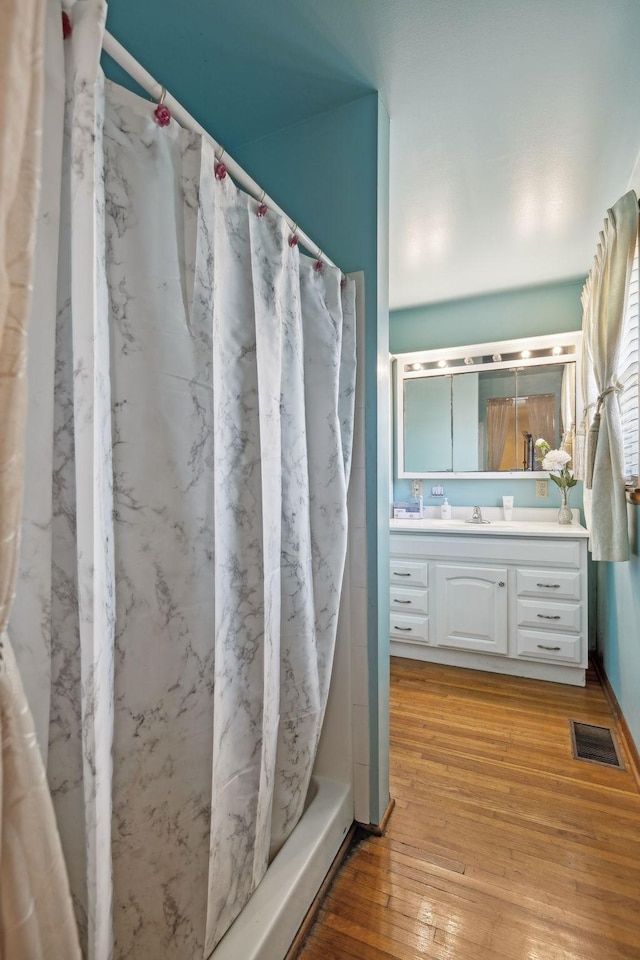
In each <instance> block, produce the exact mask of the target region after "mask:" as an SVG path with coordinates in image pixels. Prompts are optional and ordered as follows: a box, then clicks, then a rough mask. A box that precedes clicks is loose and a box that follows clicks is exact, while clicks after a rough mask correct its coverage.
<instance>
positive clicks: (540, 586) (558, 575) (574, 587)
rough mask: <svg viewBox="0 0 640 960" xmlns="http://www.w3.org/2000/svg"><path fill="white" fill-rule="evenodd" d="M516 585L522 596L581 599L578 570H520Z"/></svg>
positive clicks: (519, 594)
mask: <svg viewBox="0 0 640 960" xmlns="http://www.w3.org/2000/svg"><path fill="white" fill-rule="evenodd" d="M516 586H517V589H518V596H520V597H549V598H551V597H553V598H554V599H555V600H580V572H579V571H578V570H575V571H574V570H549V569H548V570H518V573H517V577H516Z"/></svg>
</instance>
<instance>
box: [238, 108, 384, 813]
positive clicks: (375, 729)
mask: <svg viewBox="0 0 640 960" xmlns="http://www.w3.org/2000/svg"><path fill="white" fill-rule="evenodd" d="M388 150H389V118H388V116H387V114H386V111H385V109H384V106H383V105H382V103H381V101H380V99H379V97H378V95H377V94H369V95H367V96H365V97H361V98H360V99H359V100H355V101H353V102H351V103H348V104H346V105H344V106H342V107H339V108H338V109H336V110H332V111H330V112H327V113H323V114H320V115H319V116H315V117H311V118H310V119H308V120H306V121H304V122H302V123H298V124H295V125H294V126H291V127H287V128H286V129H284V130H280V131H278V132H276V133H274V134H272V135H270V136H266V137H261V138H260V139H258V140H253V141H251V142H248V143H244V144H239V145H237V146H236V148H235V149H234V157H235V159H236V160H238V162H239V163H241V164H242V166H243V167H244V168H245V169H246V170H247V171H248V172H249V173H250V174H251V175H252V176H253V177H255V179H256V180H258V182H259V183H261V184H262V185H263V186H264V188H265V190H266V191H267V193H268V194H269V195H270V196H272V197H273V199H274V200H275V201H276V202H277V203H279V204H280V205H281V206H282V207H283V209H285V210H286V211H287V213H288V214H289V216H291V217H293V219H294V220H295V221H296V222H297V223H299V224H300V226H301V227H302V228H303V229H304V230H305V231H306V232H307V233H308V234H309V235H310V236H312V237H313V239H314V240H315V241H316V242H317V243H318V244H319V245H320V246H321V247H322V249H323V250H324V251H325V252H326V253H327V254H328V256H329V257H330V258H331V259H332V260H333V261H334V263H337V264H338V265H339V266H340V267H341V269H342V270H344V271H345V272H351V271H356V270H364V274H365V354H364V357H363V358H360V360H359V362H361V363H362V362H363V363H364V368H365V422H366V427H365V429H366V470H367V557H368V598H369V609H368V630H369V634H368V640H369V684H370V691H369V692H370V705H371V743H370V746H371V751H370V755H371V816H372V821H373V822H377V821H378V820H379V819H380V817H381V815H382V813H383V812H384V810H385V808H386V806H387V803H388V798H389V786H388V780H389V774H388V742H389V734H388V729H389V719H388V711H389V653H388V639H387V638H388V634H389V628H388V627H389V611H388V602H389V601H388V597H389V588H388V577H389V574H388V566H389V564H388V539H389V536H388V534H389V506H388V505H389V476H388V468H387V464H388V463H389V449H388V439H387V438H388V436H389V400H388V384H387V383H386V382H385V378H384V377H380V378H379V377H378V371H379V370H383V371H384V370H387V369H388V356H389V307H388V288H387V276H388V235H389V221H388V205H389V201H388V196H389V192H388Z"/></svg>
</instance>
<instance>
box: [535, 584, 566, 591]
mask: <svg viewBox="0 0 640 960" xmlns="http://www.w3.org/2000/svg"><path fill="white" fill-rule="evenodd" d="M536 587H547V588H548V589H551V590H557V589H558V588H559V587H560V584H559V583H536Z"/></svg>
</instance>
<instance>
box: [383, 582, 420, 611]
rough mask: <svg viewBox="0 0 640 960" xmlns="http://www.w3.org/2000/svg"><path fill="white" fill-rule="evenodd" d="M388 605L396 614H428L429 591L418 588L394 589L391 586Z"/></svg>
mask: <svg viewBox="0 0 640 960" xmlns="http://www.w3.org/2000/svg"><path fill="white" fill-rule="evenodd" d="M389 605H390V607H391V609H392V610H397V611H398V613H428V612H429V591H428V590H422V589H419V588H418V587H394V585H393V584H391V594H390V597H389Z"/></svg>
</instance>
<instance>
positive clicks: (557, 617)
mask: <svg viewBox="0 0 640 960" xmlns="http://www.w3.org/2000/svg"><path fill="white" fill-rule="evenodd" d="M536 616H537V617H540V619H541V620H560V619H561V618H560V614H559V613H556V614H554V615H553V616H552V615H551V614H549V613H537V614H536Z"/></svg>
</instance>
